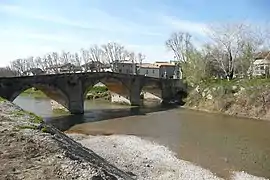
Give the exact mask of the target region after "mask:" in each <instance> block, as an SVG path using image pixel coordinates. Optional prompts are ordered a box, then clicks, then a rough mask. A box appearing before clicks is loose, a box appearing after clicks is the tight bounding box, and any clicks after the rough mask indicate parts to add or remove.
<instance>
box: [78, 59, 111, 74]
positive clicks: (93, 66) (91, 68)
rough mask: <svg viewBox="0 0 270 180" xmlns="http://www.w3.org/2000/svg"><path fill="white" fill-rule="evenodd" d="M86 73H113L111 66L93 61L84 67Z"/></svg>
mask: <svg viewBox="0 0 270 180" xmlns="http://www.w3.org/2000/svg"><path fill="white" fill-rule="evenodd" d="M82 69H83V71H84V72H111V65H110V64H103V63H102V62H99V61H91V62H88V63H86V64H84V65H82Z"/></svg>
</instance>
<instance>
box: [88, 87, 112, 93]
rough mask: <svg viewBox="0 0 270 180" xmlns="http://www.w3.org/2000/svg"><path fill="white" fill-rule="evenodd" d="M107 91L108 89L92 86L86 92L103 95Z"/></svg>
mask: <svg viewBox="0 0 270 180" xmlns="http://www.w3.org/2000/svg"><path fill="white" fill-rule="evenodd" d="M107 91H108V88H107V87H106V86H93V87H92V88H90V89H88V92H92V93H103V92H107Z"/></svg>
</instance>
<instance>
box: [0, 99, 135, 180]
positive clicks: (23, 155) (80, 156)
mask: <svg viewBox="0 0 270 180" xmlns="http://www.w3.org/2000/svg"><path fill="white" fill-rule="evenodd" d="M42 123H43V122H42V120H41V119H40V118H39V117H37V116H35V115H33V114H31V113H27V112H25V111H23V110H22V109H21V108H19V107H18V106H15V105H14V104H12V103H10V102H7V101H4V100H2V99H1V100H0V164H1V166H0V179H1V180H2V179H3V180H19V179H24V180H28V179H29V180H34V179H40V180H43V179H44V180H45V179H46V180H48V179H52V180H58V179H67V180H69V179H78V180H88V179H89V180H90V179H93V180H103V179H108V180H109V179H111V180H118V179H119V180H120V179H132V178H131V176H130V175H128V174H127V173H125V172H123V171H121V170H119V169H117V168H116V167H115V166H112V165H110V164H109V163H108V162H107V161H106V160H104V159H103V158H101V157H100V156H98V155H96V154H95V153H94V152H93V151H91V150H89V149H87V148H85V147H83V146H81V144H79V143H77V142H76V141H74V140H72V139H71V138H69V137H68V136H66V135H65V134H63V133H61V132H59V131H58V130H57V129H55V128H53V127H49V126H46V125H44V124H42Z"/></svg>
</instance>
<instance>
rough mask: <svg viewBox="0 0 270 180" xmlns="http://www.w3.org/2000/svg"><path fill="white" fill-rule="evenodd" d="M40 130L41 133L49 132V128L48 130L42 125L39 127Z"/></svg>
mask: <svg viewBox="0 0 270 180" xmlns="http://www.w3.org/2000/svg"><path fill="white" fill-rule="evenodd" d="M41 132H43V133H49V130H48V128H47V127H43V128H42V129H41Z"/></svg>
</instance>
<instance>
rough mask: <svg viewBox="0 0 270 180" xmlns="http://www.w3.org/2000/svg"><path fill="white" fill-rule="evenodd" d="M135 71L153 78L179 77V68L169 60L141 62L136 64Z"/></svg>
mask: <svg viewBox="0 0 270 180" xmlns="http://www.w3.org/2000/svg"><path fill="white" fill-rule="evenodd" d="M137 73H138V74H140V75H144V76H149V77H155V78H168V79H180V68H179V66H178V65H175V64H172V63H169V62H160V61H158V62H155V63H153V64H150V63H143V64H141V65H138V68H137Z"/></svg>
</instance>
